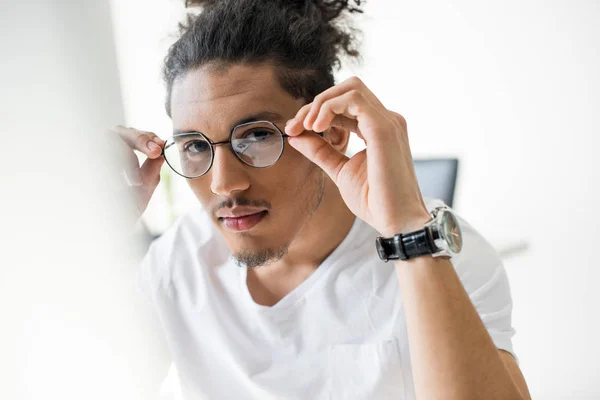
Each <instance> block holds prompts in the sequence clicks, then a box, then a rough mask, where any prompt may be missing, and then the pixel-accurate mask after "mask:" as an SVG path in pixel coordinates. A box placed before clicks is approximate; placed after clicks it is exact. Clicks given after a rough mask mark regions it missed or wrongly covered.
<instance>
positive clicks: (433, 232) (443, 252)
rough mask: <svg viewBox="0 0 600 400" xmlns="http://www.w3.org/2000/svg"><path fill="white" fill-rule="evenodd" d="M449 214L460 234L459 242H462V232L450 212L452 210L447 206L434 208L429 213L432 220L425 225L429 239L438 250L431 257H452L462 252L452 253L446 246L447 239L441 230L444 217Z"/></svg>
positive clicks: (447, 245) (454, 216)
mask: <svg viewBox="0 0 600 400" xmlns="http://www.w3.org/2000/svg"><path fill="white" fill-rule="evenodd" d="M447 214H450V215H451V217H452V218H453V219H454V221H455V222H456V226H457V228H458V230H459V232H460V235H461V240H462V230H461V229H460V224H459V223H458V218H456V214H454V213H453V212H452V210H451V209H450V208H449V207H447V206H440V207H436V208H434V209H433V210H432V211H431V215H432V217H433V218H432V219H431V221H429V222H428V223H426V224H425V229H427V230H428V231H429V234H430V237H431V238H432V239H433V244H434V245H435V247H436V248H437V249H438V251H436V252H434V253H433V254H432V256H433V257H454V256H457V255H458V254H460V252H461V250H462V243H461V248H460V249H459V250H458V252H454V251H452V249H451V248H450V246H449V244H448V240H447V238H446V237H445V236H444V230H443V229H442V223H443V221H444V217H445V215H447Z"/></svg>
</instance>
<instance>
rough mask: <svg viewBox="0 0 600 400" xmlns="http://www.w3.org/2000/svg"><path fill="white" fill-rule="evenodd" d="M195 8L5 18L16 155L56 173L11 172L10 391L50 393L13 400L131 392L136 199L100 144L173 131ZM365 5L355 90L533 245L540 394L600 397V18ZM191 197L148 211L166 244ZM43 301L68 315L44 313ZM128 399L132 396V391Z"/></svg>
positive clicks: (4, 201)
mask: <svg viewBox="0 0 600 400" xmlns="http://www.w3.org/2000/svg"><path fill="white" fill-rule="evenodd" d="M182 3H183V0H181V1H179V0H159V1H152V2H148V1H142V0H112V1H110V9H109V7H108V6H109V4H108V2H103V1H91V0H81V1H78V2H68V1H53V2H47V1H46V2H44V1H32V2H27V4H25V3H24V2H12V3H11V4H10V5H8V4H6V5H3V12H2V16H1V17H0V20H2V28H3V33H2V35H1V37H2V39H0V40H2V42H1V43H2V49H3V50H5V51H4V52H3V53H4V55H3V62H2V66H1V67H0V71H1V72H2V73H1V74H0V78H1V79H2V96H1V97H0V102H1V103H0V105H1V107H0V109H1V110H2V113H3V117H2V119H1V120H0V121H1V126H0V132H1V134H2V139H3V140H2V143H3V146H7V145H8V144H9V143H10V144H12V145H14V146H18V147H14V148H19V149H25V152H26V153H28V154H29V158H28V160H31V159H32V157H33V158H35V160H37V161H36V163H29V164H25V163H23V158H22V157H20V155H21V154H22V153H18V152H15V153H10V152H7V151H4V152H3V158H2V169H1V171H2V172H0V174H1V177H2V182H3V184H4V185H3V189H2V197H1V198H0V202H1V203H0V210H1V211H0V212H1V214H0V215H1V218H0V221H1V225H2V231H1V233H0V235H1V236H0V239H1V240H0V249H1V251H2V258H1V259H0V260H1V261H0V301H1V305H0V307H2V310H3V311H2V313H3V315H5V316H7V317H5V323H4V324H3V325H2V333H1V334H0V338H2V341H0V349H1V348H2V346H4V347H6V348H5V349H2V352H1V353H2V354H9V357H11V356H12V355H14V356H15V357H18V358H19V360H20V361H19V362H20V364H19V368H21V369H16V370H15V369H14V367H10V365H11V364H10V363H9V364H8V365H9V367H7V368H5V369H4V370H0V372H2V377H4V378H2V377H0V381H1V380H2V379H5V378H6V377H8V380H7V381H6V382H11V383H10V385H9V389H8V390H10V388H13V389H14V388H16V387H17V386H18V385H19V382H18V381H19V380H23V379H26V380H27V382H25V383H31V384H37V386H31V388H30V389H29V392H28V393H21V395H22V397H20V396H17V395H15V396H13V397H7V398H11V399H12V398H15V399H16V398H54V397H52V396H51V395H50V394H51V393H52V394H53V393H60V392H61V391H62V392H63V393H62V394H63V396H61V397H62V398H76V394H77V393H80V392H81V390H84V388H88V390H89V391H90V393H88V394H90V395H95V396H91V397H88V398H109V397H107V396H109V395H108V394H107V393H106V392H102V391H95V392H93V391H92V390H91V389H92V388H94V386H93V384H94V383H97V382H99V381H101V379H100V377H101V376H100V375H96V377H95V378H94V375H92V377H90V375H89V373H92V374H109V375H110V374H112V375H111V376H112V377H113V378H114V379H118V377H119V376H120V375H119V374H120V372H119V371H122V370H120V369H119V367H114V368H112V367H111V366H113V365H120V366H121V367H122V366H123V365H124V364H123V363H124V362H126V361H125V360H127V358H126V357H127V356H129V355H132V354H133V355H136V354H137V352H139V350H140V348H139V347H135V346H134V348H131V347H126V346H123V343H136V342H135V340H134V339H133V338H136V337H138V336H136V335H137V334H138V333H136V332H137V331H136V329H137V327H136V326H134V325H128V323H125V324H124V321H127V320H128V315H129V314H128V312H129V311H127V310H128V309H125V310H123V309H122V307H121V309H120V308H119V305H120V304H121V303H120V300H121V299H123V298H126V295H125V294H124V293H126V292H127V290H128V287H127V286H126V284H124V285H125V286H124V287H120V286H119V285H116V282H120V279H121V278H123V277H126V276H127V277H128V273H126V272H122V271H124V270H123V269H118V268H119V266H118V265H116V264H114V263H111V262H112V261H111V260H113V261H114V258H111V257H112V256H113V255H112V253H110V254H109V253H108V250H112V249H114V246H115V244H114V243H113V242H112V241H111V240H114V238H115V237H117V238H118V237H121V236H119V234H117V233H118V232H121V231H120V230H119V229H122V227H120V225H119V224H118V223H117V222H116V221H115V218H114V217H113V218H111V215H112V213H113V212H117V211H118V210H120V209H121V208H122V204H125V203H123V202H125V200H124V199H122V198H121V197H119V194H118V193H114V192H113V191H112V189H110V184H109V183H108V184H106V185H104V184H101V182H104V181H102V179H105V178H106V177H105V175H103V174H105V173H108V172H109V171H108V170H106V171H105V172H98V171H104V170H103V169H102V167H100V166H101V165H103V164H102V160H100V159H98V160H97V159H95V157H94V156H93V151H91V150H90V148H93V145H96V144H98V138H99V136H98V135H101V133H100V132H101V129H100V128H101V127H105V128H107V127H110V126H112V125H116V124H124V125H127V126H132V127H135V128H138V129H143V130H150V131H153V132H156V133H157V134H158V135H159V136H161V137H166V136H168V135H169V133H170V129H171V126H170V122H169V120H168V118H167V116H166V114H165V112H164V107H163V101H164V89H163V85H162V82H161V77H160V68H161V62H162V59H163V57H164V55H165V54H166V50H167V48H168V46H169V45H170V44H171V43H172V42H173V41H174V40H175V38H176V36H175V34H176V24H177V22H178V21H179V20H180V19H181V18H182V17H183V15H184V10H183V6H182ZM365 9H366V14H365V15H364V16H362V17H360V18H358V21H359V27H360V28H361V29H362V30H363V31H364V42H363V56H364V64H363V65H360V66H358V65H347V66H345V68H344V69H343V70H342V71H340V72H339V74H338V81H341V80H343V79H344V78H346V77H348V76H350V75H358V76H359V77H360V78H362V79H363V80H364V81H365V82H366V83H367V85H368V86H369V87H370V88H371V89H372V90H373V92H374V93H375V94H376V95H377V96H378V97H379V98H380V99H382V101H383V102H384V104H385V105H386V107H388V108H390V109H393V110H395V111H397V112H399V113H401V114H402V115H404V116H405V118H406V119H407V121H408V128H409V136H410V140H411V148H412V151H413V155H414V156H415V157H428V156H458V157H459V158H460V160H461V166H460V168H461V169H460V174H459V182H458V187H457V193H456V201H455V209H456V210H457V211H458V212H459V213H460V214H461V215H463V216H464V217H465V218H466V219H467V220H469V222H471V223H472V224H473V225H474V226H475V227H477V228H478V229H479V230H480V231H481V232H482V233H483V234H484V235H485V236H487V237H488V238H490V239H491V240H495V239H502V240H504V239H507V240H511V239H518V240H526V241H527V242H528V243H529V248H528V250H527V251H526V252H524V253H521V254H518V255H515V256H513V257H511V258H509V259H507V260H506V262H505V265H506V268H507V271H508V274H509V278H510V281H511V285H512V291H513V298H514V303H515V309H514V314H513V315H514V326H515V327H516V329H517V335H516V337H515V341H514V343H515V348H516V351H517V354H518V356H519V360H520V365H521V368H522V370H523V372H524V374H525V377H526V379H527V381H528V384H529V387H530V390H531V393H532V395H533V397H534V398H535V399H596V398H600V384H599V383H598V381H599V380H600V372H599V371H600V369H599V368H598V367H597V360H598V358H599V357H600V341H598V340H597V338H598V337H600V323H598V321H597V319H598V315H599V313H598V312H597V306H598V305H600V290H598V289H597V288H596V286H597V282H599V281H600V271H599V270H598V268H597V266H598V265H599V263H598V262H597V261H596V260H595V254H594V253H595V249H596V247H595V246H596V243H597V241H598V240H597V239H598V233H597V232H598V228H597V226H596V224H597V220H598V218H597V217H596V215H597V213H596V209H595V208H594V206H595V203H594V200H595V199H597V198H598V194H599V190H598V183H600V161H599V160H598V159H599V157H598V144H599V141H598V139H597V137H596V135H597V134H598V133H599V123H598V122H597V119H596V116H597V115H598V113H599V110H600V75H599V74H598V72H597V71H600V55H599V53H598V48H600V27H599V24H598V21H600V3H599V2H597V1H583V0H581V1H566V0H562V1H541V0H535V1H534V0H521V1H516V0H508V1H505V2H491V1H475V0H468V1H467V0H462V1H442V0H435V1H429V2H406V1H403V2H392V1H387V0H370V1H368V2H367V4H366V8H365ZM111 17H112V18H111ZM113 35H114V37H113ZM88 127H90V129H89V130H88V129H87V128H88ZM91 127H93V128H94V129H92V128H91ZM69 146H71V147H72V146H79V147H78V148H79V149H84V150H85V151H83V150H82V151H81V152H80V153H78V152H76V151H69V150H68V149H70V148H71V147H69ZM353 146H355V147H353V149H354V150H356V149H358V147H357V143H356V142H354V143H353ZM69 157H71V158H69ZM85 160H88V161H89V164H86V163H85ZM19 162H21V164H20V165H22V166H23V168H22V169H19V170H15V169H14V165H15V163H19ZM99 165H100V166H99ZM74 166H77V167H78V168H74ZM165 168H166V167H165ZM94 173H96V174H98V176H95V178H94V179H95V180H90V179H89V176H90V175H89V174H94ZM86 179H87V180H86ZM85 182H87V183H85ZM172 182H173V187H172V188H171V190H170V191H167V190H165V187H164V185H162V186H161V187H160V188H159V190H158V191H157V193H156V195H155V197H154V198H153V200H152V202H151V204H150V207H149V209H148V210H147V213H146V214H145V216H144V220H145V221H146V223H147V224H148V226H149V227H150V229H151V230H152V231H154V232H157V233H158V232H161V231H162V230H164V229H166V228H167V227H168V226H169V224H170V223H171V222H172V219H173V217H174V216H175V215H177V214H179V213H181V212H182V211H183V210H185V209H186V208H187V207H188V206H189V205H190V204H192V203H193V202H194V201H195V199H194V198H193V197H192V196H191V193H190V192H189V191H188V189H187V184H186V183H185V182H184V181H183V179H174V180H173V181H172ZM103 189H106V190H103ZM169 197H170V200H169ZM65 199H69V200H68V201H65ZM170 202H172V203H173V208H172V210H171V208H170V206H169V203H170ZM82 204H84V205H86V206H82ZM111 206H112V208H111ZM115 210H116V211H115ZM109 234H110V235H113V236H112V237H109V236H107V235H109ZM90 243H92V244H90ZM94 244H95V245H94ZM120 262H123V261H122V260H121V261H120ZM107 265H108V266H110V268H109V267H107ZM120 274H123V276H121V275H120ZM115 285H116V286H115ZM110 288H112V290H113V292H110ZM57 292H58V293H60V295H56V293H57ZM51 293H52V294H54V295H55V296H54V297H51ZM107 293H110V295H107ZM119 294H120V295H121V296H122V297H119ZM123 296H124V297H123ZM49 298H52V299H54V300H53V301H52V302H49V301H48V299H49ZM41 304H42V305H44V304H54V307H53V308H51V309H50V310H48V309H47V308H45V309H44V308H39V307H38V308H33V307H34V306H39V305H41ZM32 310H34V311H32ZM36 310H37V311H36ZM40 310H41V311H40ZM86 310H87V312H86ZM89 310H95V311H94V312H89ZM111 312H113V313H114V314H111ZM36 316H37V317H36ZM82 316H84V317H82ZM82 318H83V319H82ZM82 321H85V322H84V323H83V324H82ZM111 324H116V325H115V326H119V327H122V328H123V329H122V330H121V331H120V334H121V335H123V338H124V339H122V340H121V339H119V340H120V341H119V343H121V344H119V345H113V346H108V347H102V346H101V345H100V344H101V343H102V341H103V340H106V337H118V336H119V335H118V334H116V333H115V332H114V331H109V333H108V334H107V332H106V331H104V332H103V333H102V335H100V334H98V333H97V332H102V329H101V327H102V326H104V327H107V326H108V328H106V329H110V327H111V326H112V325H111ZM40 327H43V328H44V329H45V330H44V329H42V328H40ZM82 327H83V328H82ZM79 328H81V329H84V332H83V334H81V332H79V333H78V332H77V331H76V329H79ZM35 332H38V333H39V332H43V333H44V334H43V335H42V334H41V333H39V334H38V335H36V334H35ZM48 332H49V333H48ZM107 335H108V336H107ZM111 335H112V336H111ZM139 337H141V336H139ZM15 343H16V345H13V344H15ZM109 344H110V342H109ZM113 344H114V343H113ZM15 346H20V347H15ZM23 348H28V349H33V350H31V351H30V352H25V353H24V352H23V351H22V350H23ZM125 348H128V350H127V351H125V352H123V349H125ZM35 349H38V350H39V349H45V352H44V351H42V352H39V351H38V352H36V351H34V350H35ZM85 349H93V351H91V352H90V353H87V354H85V353H83V351H84V350H85ZM107 349H112V352H111V351H109V350H107ZM127 352H129V354H125V353H127ZM28 357H29V358H28ZM98 359H100V360H101V361H102V363H101V364H100V365H97V366H96V367H95V369H89V368H88V369H86V367H89V365H86V362H87V361H89V360H98ZM57 360H58V361H57ZM32 365H34V366H37V367H36V368H30V367H31V366H32ZM81 366H84V367H81ZM61 368H62V370H61ZM63 371H65V372H63ZM66 373H69V374H71V375H70V376H71V377H75V379H74V380H73V379H71V380H70V382H75V384H74V386H72V387H69V388H63V387H62V386H61V385H60V383H61V382H65V381H66V380H65V379H62V380H61V379H60V378H63V377H64V375H65V374H66ZM142 375H143V374H142ZM148 375H149V373H148ZM13 378H14V379H13ZM139 379H141V378H139ZM15 382H16V383H15ZM40 382H41V384H40ZM127 384H128V382H126V381H120V382H119V381H118V385H116V386H115V388H116V387H117V386H118V387H121V388H123V390H125V391H124V392H122V393H128V392H127V390H133V388H132V387H128V386H127ZM13 386H14V387H13ZM0 390H6V389H0ZM0 393H2V392H0ZM15 393H16V389H15ZM69 394H72V395H73V396H72V397H69ZM103 396H104V397H103ZM0 397H1V396H0ZM110 398H117V396H113V397H110ZM124 398H127V397H124Z"/></svg>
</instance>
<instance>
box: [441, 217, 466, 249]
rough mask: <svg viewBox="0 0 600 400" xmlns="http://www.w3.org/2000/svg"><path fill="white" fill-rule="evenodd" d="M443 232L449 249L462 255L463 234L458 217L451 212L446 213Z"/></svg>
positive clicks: (442, 224)
mask: <svg viewBox="0 0 600 400" xmlns="http://www.w3.org/2000/svg"><path fill="white" fill-rule="evenodd" d="M441 230H442V235H443V237H444V239H445V240H446V243H448V248H449V250H450V251H451V252H453V253H456V254H458V253H460V250H461V249H462V234H461V231H460V227H459V226H458V221H457V220H456V217H455V216H454V214H452V213H451V212H444V213H443V215H442V221H441Z"/></svg>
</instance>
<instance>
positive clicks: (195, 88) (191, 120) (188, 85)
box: [171, 65, 303, 138]
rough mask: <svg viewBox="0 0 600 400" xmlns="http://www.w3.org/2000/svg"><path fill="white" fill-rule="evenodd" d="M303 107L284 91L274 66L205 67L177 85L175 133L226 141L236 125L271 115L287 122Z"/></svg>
mask: <svg viewBox="0 0 600 400" xmlns="http://www.w3.org/2000/svg"><path fill="white" fill-rule="evenodd" d="M302 104H303V101H302V100H301V99H294V98H293V97H292V96H291V95H290V94H288V93H287V92H285V91H284V90H283V89H282V88H281V86H280V85H279V82H278V81H277V79H276V75H275V71H274V69H273V68H272V67H271V66H268V65H261V66H244V65H231V66H229V67H227V68H220V69H216V68H215V67H211V66H203V67H200V68H197V69H194V70H192V71H190V72H188V73H187V74H185V75H184V76H182V77H181V78H178V79H177V80H176V81H175V82H174V84H173V88H172V93H171V117H172V120H173V129H174V130H175V131H200V132H203V133H205V134H207V135H208V136H212V137H213V138H216V137H217V136H218V137H219V138H222V137H223V136H226V135H228V134H229V131H230V129H231V128H233V124H234V123H235V122H236V121H240V120H242V119H244V118H246V117H248V116H250V115H254V114H259V113H264V112H265V111H268V112H271V113H277V114H280V115H281V116H282V118H281V119H283V120H287V119H289V118H292V117H293V116H294V115H295V113H296V111H297V110H298V109H299V108H300V107H301V106H302ZM267 115H268V114H267ZM269 119H270V120H273V118H269ZM274 122H277V121H274ZM281 122H285V121H281Z"/></svg>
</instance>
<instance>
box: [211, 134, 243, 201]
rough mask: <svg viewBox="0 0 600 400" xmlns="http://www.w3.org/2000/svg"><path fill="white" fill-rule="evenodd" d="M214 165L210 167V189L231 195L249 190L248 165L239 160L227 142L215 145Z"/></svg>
mask: <svg viewBox="0 0 600 400" xmlns="http://www.w3.org/2000/svg"><path fill="white" fill-rule="evenodd" d="M214 157H215V158H214V160H213V165H212V168H211V169H210V171H209V172H210V173H211V175H212V176H211V182H210V190H211V191H212V192H213V193H214V194H216V195H220V196H231V194H232V193H234V192H238V191H244V190H247V189H248V188H249V187H250V179H249V177H248V175H247V173H246V172H247V171H245V169H246V167H245V166H244V164H243V163H242V162H241V161H240V160H238V158H237V157H236V156H235V154H233V152H232V151H231V147H230V146H228V145H227V144H223V145H217V146H215V155H214Z"/></svg>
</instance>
